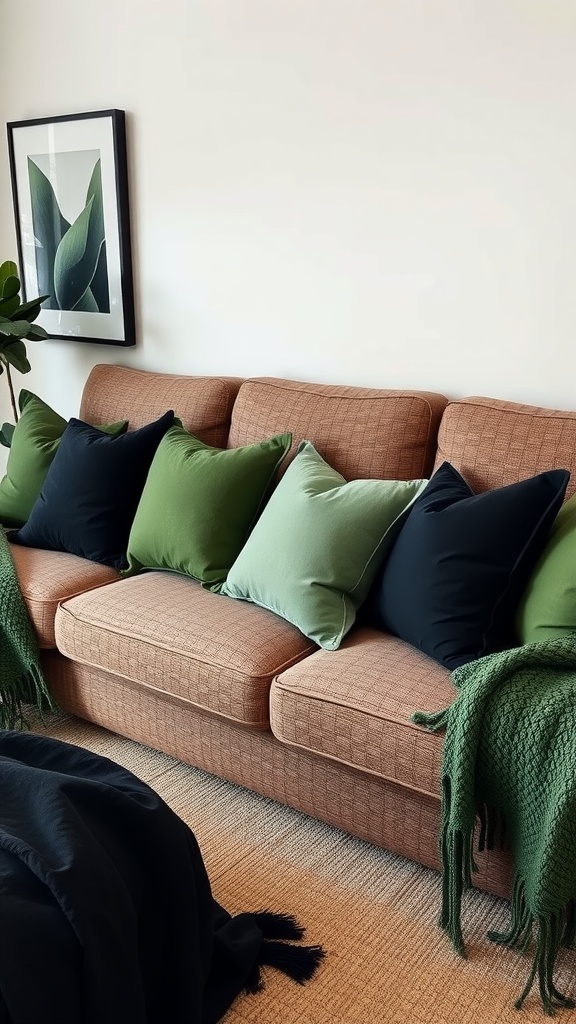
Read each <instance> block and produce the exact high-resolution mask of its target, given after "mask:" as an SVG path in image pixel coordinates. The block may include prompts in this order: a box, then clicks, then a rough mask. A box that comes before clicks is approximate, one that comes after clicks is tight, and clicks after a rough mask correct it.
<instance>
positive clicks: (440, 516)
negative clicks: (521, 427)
mask: <svg viewBox="0 0 576 1024" xmlns="http://www.w3.org/2000/svg"><path fill="white" fill-rule="evenodd" d="M569 478H570V474H569V472H568V471H567V470H564V469H555V470H550V471H549V472H546V473H540V474H539V475H538V476H535V477H531V478H530V479H529V480H521V481H520V482H519V483H516V484H510V485H508V486H507V487H498V488H495V489H494V490H491V491H485V492H484V493H482V494H474V493H473V492H472V490H471V488H470V487H469V485H468V484H467V483H466V481H465V480H464V479H463V477H462V476H461V475H460V473H458V471H457V470H456V469H454V467H453V466H452V465H450V463H449V462H444V463H443V464H442V466H440V468H439V469H438V470H437V472H436V473H435V474H434V476H433V477H432V479H431V480H430V482H429V483H428V484H427V486H426V487H425V489H424V490H423V491H422V493H421V495H420V496H419V497H418V498H417V500H416V501H415V502H414V505H413V506H412V509H411V511H410V513H409V515H408V517H407V519H406V522H405V523H404V526H403V527H402V530H401V531H400V534H399V536H398V539H397V540H396V543H395V544H394V547H393V548H392V551H391V552H390V555H389V557H388V559H387V561H386V563H385V564H384V567H383V569H382V572H381V573H380V575H379V577H378V578H377V579H376V581H375V583H374V585H373V587H372V590H371V593H370V595H369V597H368V601H367V604H366V608H365V609H364V613H365V614H364V616H363V618H364V621H367V622H368V623H370V624H371V625H373V626H375V627H376V628H378V629H383V630H386V631H387V632H389V633H393V634H395V635H396V636H399V637H401V639H403V640H406V641H407V642H409V643H411V644H412V645H413V646H414V647H417V648H419V650H421V651H424V653H426V654H428V655H430V657H432V658H435V659H436V661H439V662H440V663H441V664H442V665H445V666H446V667H447V668H449V669H455V668H457V667H458V665H464V664H465V663H466V662H468V661H473V660H474V659H475V658H479V657H481V656H482V655H484V654H489V653H491V652H493V651H495V650H500V649H502V648H504V647H507V646H513V645H514V644H513V641H512V618H513V615H514V611H515V608H516V604H517V603H518V601H519V599H520V596H521V593H522V590H523V588H524V586H525V584H526V582H527V578H528V575H529V574H530V572H531V570H532V568H533V566H534V564H535V562H536V560H537V558H538V556H539V554H540V552H541V550H542V548H543V546H544V544H545V542H546V538H547V536H548V533H549V530H550V527H551V526H552V523H553V521H554V518H555V517H556V514H557V513H558V511H559V509H560V506H561V504H562V501H563V499H564V493H565V491H566V486H567V484H568V480H569Z"/></svg>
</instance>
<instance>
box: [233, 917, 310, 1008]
mask: <svg viewBox="0 0 576 1024" xmlns="http://www.w3.org/2000/svg"><path fill="white" fill-rule="evenodd" d="M253 917H254V919H255V921H256V923H257V925H258V927H259V928H260V930H261V932H262V936H263V938H262V946H261V949H260V956H259V962H258V964H257V965H256V966H255V968H254V970H253V972H252V975H251V976H250V978H249V979H248V982H247V985H246V990H247V991H248V992H258V991H260V990H261V989H262V988H263V987H264V982H263V980H262V976H261V971H260V968H261V967H264V966H267V967H275V968H276V969H277V970H279V971H282V972H283V973H284V974H286V975H288V977H289V978H292V980H293V981H296V982H297V983H298V984H299V985H304V983H305V982H307V981H309V980H310V978H312V977H313V975H314V974H315V972H316V970H317V968H318V967H319V966H320V964H321V963H322V960H323V959H324V957H325V956H326V953H325V951H324V949H323V948H322V946H296V945H294V942H296V941H299V940H300V939H302V938H303V937H304V928H302V927H301V925H299V924H298V922H297V921H296V919H295V918H294V917H292V916H291V915H290V914H275V913H274V912H273V911H271V910H260V911H258V912H257V913H256V914H253Z"/></svg>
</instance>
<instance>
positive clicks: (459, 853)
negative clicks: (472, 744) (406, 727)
mask: <svg viewBox="0 0 576 1024" xmlns="http://www.w3.org/2000/svg"><path fill="white" fill-rule="evenodd" d="M444 782H445V785H446V786H447V787H449V780H447V779H446V780H444ZM444 795H445V801H444V802H445V805H448V806H449V803H450V795H449V792H445V794H444ZM441 848H442V863H443V866H444V870H443V874H442V911H441V915H440V925H441V926H442V928H443V929H444V931H445V932H446V934H447V935H448V936H449V938H450V941H451V942H452V945H453V947H454V949H455V950H456V952H457V953H459V954H460V956H463V957H465V956H466V950H465V947H464V940H463V937H462V928H461V923H460V921H461V909H462V893H463V891H464V889H465V888H467V887H468V886H469V885H470V884H471V872H472V871H474V870H476V868H475V865H474V860H473V856H472V833H471V834H470V835H469V836H466V837H465V836H464V835H463V833H462V832H461V831H459V830H451V829H449V828H443V829H442V832H441ZM534 925H536V950H535V953H534V960H533V962H532V969H531V971H530V974H529V976H528V980H527V982H526V985H525V986H524V989H523V991H522V993H521V994H520V996H519V998H518V999H517V1000H516V1002H515V1004H514V1005H515V1007H516V1009H517V1010H520V1009H521V1008H522V1005H523V1003H524V1001H525V999H526V997H527V996H528V994H529V992H530V991H531V989H532V987H533V985H534V982H535V981H536V977H538V988H539V991H540V998H541V1000H542V1006H543V1008H544V1011H545V1012H546V1013H547V1014H548V1015H549V1016H550V1017H552V1016H554V1013H555V1008H557V1007H563V1008H565V1009H569V1008H573V1007H574V1006H576V1001H575V1000H574V999H571V998H569V997H568V996H565V995H563V994H562V992H559V991H558V989H557V988H556V986H555V985H554V967H555V964H556V958H557V956H558V951H559V949H560V946H562V945H563V946H568V947H571V946H573V945H574V940H575V936H576V908H575V905H574V902H573V901H570V903H569V904H568V906H567V907H566V908H565V910H564V911H562V912H561V913H558V914H553V913H551V914H547V915H540V916H539V917H537V918H535V917H534V916H533V915H532V914H531V912H530V910H529V908H528V905H527V901H526V892H525V885H524V881H523V880H522V879H521V878H519V877H516V878H515V880H514V887H513V892H512V904H511V915H510V927H509V929H508V931H506V932H494V931H491V932H488V938H489V939H490V940H491V941H492V942H497V943H499V944H500V945H504V946H511V947H514V948H516V949H519V950H521V951H523V952H524V951H526V950H527V948H528V946H529V945H530V942H531V940H532V937H533V933H534Z"/></svg>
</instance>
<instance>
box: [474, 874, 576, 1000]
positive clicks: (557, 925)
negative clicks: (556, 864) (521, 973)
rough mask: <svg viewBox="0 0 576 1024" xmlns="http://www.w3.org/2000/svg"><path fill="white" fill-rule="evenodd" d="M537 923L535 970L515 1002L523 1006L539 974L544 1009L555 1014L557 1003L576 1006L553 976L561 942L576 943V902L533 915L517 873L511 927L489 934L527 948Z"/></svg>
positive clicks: (567, 944)
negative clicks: (575, 925) (575, 917)
mask: <svg viewBox="0 0 576 1024" xmlns="http://www.w3.org/2000/svg"><path fill="white" fill-rule="evenodd" d="M534 925H536V929H537V931H536V950H535V953H534V960H533V962H532V970H531V971H530V975H529V977H528V981H527V982H526V985H525V986H524V990H523V991H522V993H521V994H520V996H519V997H518V999H517V1000H516V1002H515V1004H514V1005H515V1007H516V1009H517V1010H519V1009H521V1007H522V1004H523V1003H524V1000H525V999H526V996H527V995H528V993H529V992H530V990H531V988H532V986H533V985H534V982H535V980H536V976H538V988H539V991H540V998H541V1000H542V1005H543V1007H544V1010H545V1012H546V1013H547V1014H548V1015H549V1016H550V1017H552V1016H554V1011H555V1007H563V1008H565V1009H569V1008H573V1007H574V1006H576V1002H575V1001H574V999H570V998H568V996H565V995H563V994H562V992H559V991H558V989H557V988H556V986H555V985H554V977H553V976H554V967H555V964H556V958H557V956H558V951H559V949H560V946H572V945H573V943H574V903H573V901H571V902H570V903H569V904H568V906H567V907H566V908H565V910H563V911H562V912H560V913H558V914H554V913H550V914H546V915H540V916H538V917H537V918H534V916H533V915H532V914H531V913H530V910H529V909H528V906H527V903H526V893H525V887H524V882H523V880H522V879H521V878H518V877H516V879H515V880H514V888H513V893H512V907H511V916H510V927H509V929H508V931H507V932H488V938H489V939H491V941H492V942H498V943H500V944H501V945H505V946H513V947H515V948H516V949H520V950H526V949H527V947H528V945H529V944H530V940H531V939H532V935H533V930H534Z"/></svg>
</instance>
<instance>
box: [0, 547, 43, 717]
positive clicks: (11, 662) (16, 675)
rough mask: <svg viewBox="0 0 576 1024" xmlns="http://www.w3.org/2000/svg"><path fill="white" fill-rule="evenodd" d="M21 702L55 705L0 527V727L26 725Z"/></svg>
mask: <svg viewBox="0 0 576 1024" xmlns="http://www.w3.org/2000/svg"><path fill="white" fill-rule="evenodd" d="M23 704H35V705H36V707H38V708H39V709H42V708H43V707H49V708H51V709H53V710H54V708H55V705H54V703H53V700H52V698H51V696H50V693H49V691H48V688H47V686H46V683H45V682H44V677H43V675H42V669H41V668H40V655H39V652H38V643H37V641H36V635H35V633H34V629H33V627H32V624H31V622H30V619H29V617H28V611H27V608H26V605H25V604H24V599H23V597H22V594H21V593H20V587H19V585H18V577H17V575H16V570H15V568H14V563H13V561H12V555H11V554H10V545H9V544H8V541H7V539H6V534H5V532H4V530H2V529H0V728H1V729H15V728H26V727H27V724H28V723H27V721H26V719H25V717H24V713H23V710H22V705H23Z"/></svg>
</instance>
